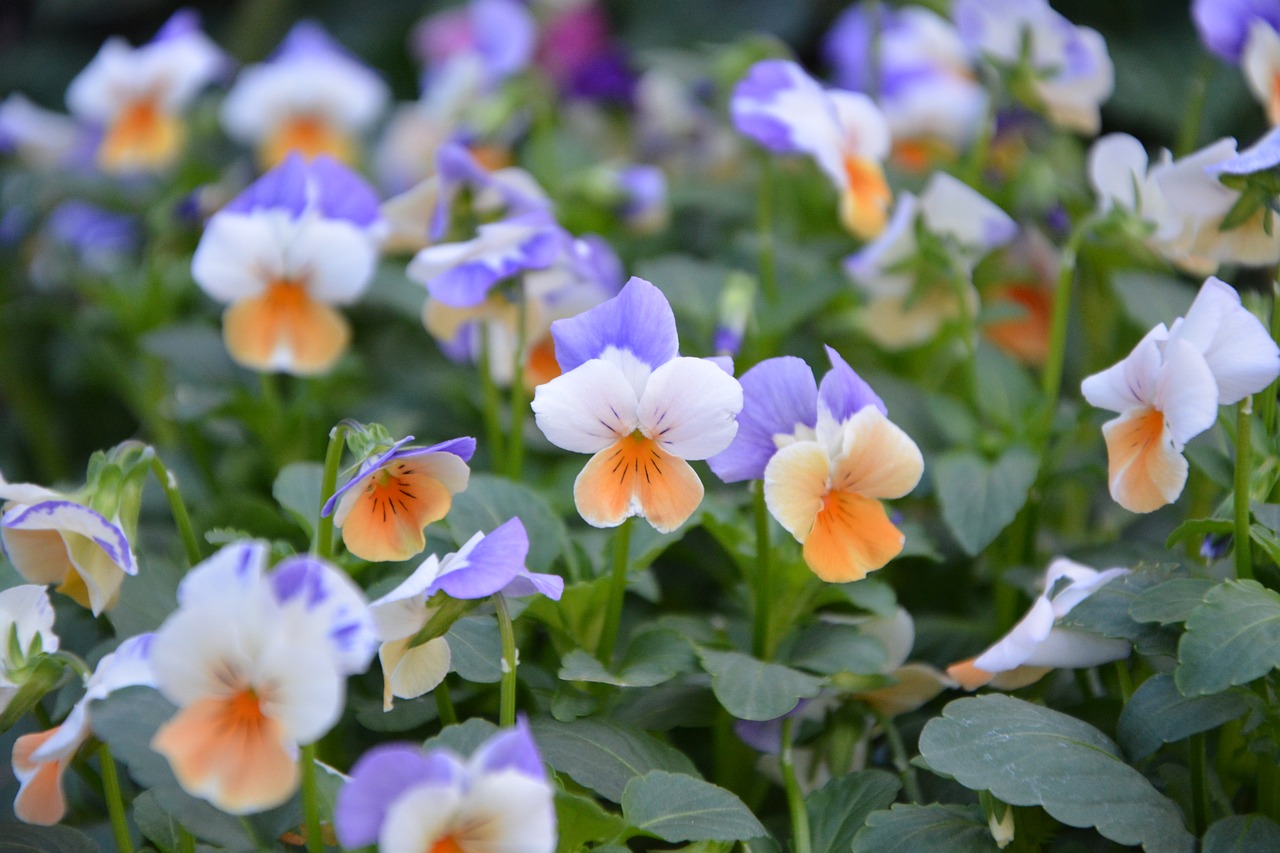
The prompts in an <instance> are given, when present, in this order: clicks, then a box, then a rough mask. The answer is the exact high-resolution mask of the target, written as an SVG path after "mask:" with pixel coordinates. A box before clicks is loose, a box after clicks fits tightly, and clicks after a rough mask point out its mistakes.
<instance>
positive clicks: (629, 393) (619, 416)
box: [532, 359, 736, 453]
mask: <svg viewBox="0 0 1280 853" xmlns="http://www.w3.org/2000/svg"><path fill="white" fill-rule="evenodd" d="M717 372H719V371H718V369H717ZM735 384H736V383H735ZM532 407H533V413H534V419H535V420H536V422H537V424H538V428H539V429H540V430H542V434H543V435H545V436H546V437H547V440H548V441H550V442H551V443H552V444H554V445H556V446H557V447H561V448H564V449H565V450H570V451H573V452H574V453H597V452H599V451H601V450H604V449H605V448H606V447H608V446H609V445H610V444H613V442H614V441H616V440H617V439H618V438H620V437H622V436H625V435H630V434H631V433H632V432H634V431H635V429H636V428H637V427H638V426H639V425H640V422H639V420H638V419H637V417H636V410H637V407H638V401H637V400H636V394H635V391H634V389H633V388H632V387H631V383H630V382H629V381H628V380H627V377H626V375H625V374H623V372H622V371H621V370H619V369H618V367H617V366H616V365H614V364H610V363H609V362H606V361H603V360H601V359H591V360H590V361H586V362H583V363H582V364H580V365H578V366H577V367H575V368H574V369H573V370H570V371H569V372H568V373H564V374H561V375H560V376H557V377H556V378H555V379H552V380H551V381H550V382H547V383H545V384H543V385H539V386H538V387H537V389H536V390H535V391H534V395H533V403H532Z"/></svg>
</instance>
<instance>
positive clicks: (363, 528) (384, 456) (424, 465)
mask: <svg viewBox="0 0 1280 853" xmlns="http://www.w3.org/2000/svg"><path fill="white" fill-rule="evenodd" d="M412 440H413V436H407V437H406V438H402V439H401V440H400V441H397V442H396V443H395V444H393V445H392V446H391V447H389V448H387V449H386V450H384V451H383V452H381V453H379V454H377V455H376V456H372V457H370V458H368V459H365V460H363V461H361V463H360V467H359V469H358V470H357V471H356V473H355V475H354V476H353V477H352V478H351V479H350V480H348V481H347V482H346V483H345V484H343V486H342V487H341V488H339V489H338V490H337V491H336V492H334V493H333V496H332V497H331V498H329V499H328V500H327V501H325V504H324V508H323V509H322V510H321V512H322V514H323V515H326V516H327V515H329V514H331V513H332V514H333V523H334V525H335V526H336V527H339V528H341V529H342V542H343V544H344V545H346V546H347V550H348V551H350V552H351V553H352V554H354V555H356V556H357V557H359V558H360V559H362V560H372V561H374V562H381V561H386V560H406V559H408V558H409V557H412V556H413V555H414V554H418V553H421V551H422V549H423V548H425V547H427V540H426V533H425V531H426V527H427V525H429V524H431V523H433V522H436V521H439V520H440V519H442V518H444V517H445V515H447V514H448V512H449V507H450V506H451V505H452V504H453V496H454V495H455V494H457V493H458V492H461V491H465V490H466V488H467V480H468V479H469V478H470V476H471V469H470V468H469V467H467V462H469V461H470V460H471V455H472V454H473V453H475V450H476V440H475V439H474V438H455V439H451V440H449V441H445V442H441V443H440V444H433V445H431V446H430V447H406V446H405V445H406V444H408V443H409V442H410V441H412Z"/></svg>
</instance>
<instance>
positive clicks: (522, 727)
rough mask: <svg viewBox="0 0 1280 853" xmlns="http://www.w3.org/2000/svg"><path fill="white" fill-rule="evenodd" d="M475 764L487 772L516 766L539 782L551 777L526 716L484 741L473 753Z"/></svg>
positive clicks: (474, 765) (512, 768)
mask: <svg viewBox="0 0 1280 853" xmlns="http://www.w3.org/2000/svg"><path fill="white" fill-rule="evenodd" d="M471 765H472V767H474V768H476V769H479V770H481V771H483V772H485V773H497V772H498V771H500V770H515V771H517V772H519V773H523V774H524V775H526V776H529V777H530V778H533V779H537V780H538V781H539V782H545V781H546V779H547V770H546V767H544V766H543V764H542V756H541V755H539V754H538V745H537V743H535V742H534V740H533V734H532V733H531V732H530V731H529V723H528V721H527V720H525V718H524V717H523V716H521V717H520V719H518V720H516V724H515V726H513V727H512V728H509V729H503V730H502V731H500V732H498V733H497V734H495V735H494V736H493V737H491V738H489V739H488V740H487V741H485V742H484V743H483V744H481V746H480V748H479V749H477V750H476V752H475V754H474V755H472V756H471Z"/></svg>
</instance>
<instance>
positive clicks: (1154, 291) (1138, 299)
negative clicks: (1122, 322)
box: [1111, 270, 1195, 329]
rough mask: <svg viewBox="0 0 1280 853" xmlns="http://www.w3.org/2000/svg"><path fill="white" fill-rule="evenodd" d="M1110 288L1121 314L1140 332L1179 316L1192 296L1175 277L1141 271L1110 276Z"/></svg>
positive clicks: (1184, 310) (1192, 293)
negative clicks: (1118, 298)
mask: <svg viewBox="0 0 1280 853" xmlns="http://www.w3.org/2000/svg"><path fill="white" fill-rule="evenodd" d="M1111 289H1112V290H1113V291H1114V292H1115V294H1116V296H1119V297H1120V305H1121V307H1122V308H1123V309H1124V313H1125V314H1127V315H1129V319H1131V320H1133V322H1134V325H1136V326H1138V328H1140V329H1150V328H1151V327H1152V326H1155V325H1157V324H1159V323H1168V322H1169V320H1170V318H1172V317H1181V316H1182V315H1184V314H1186V313H1187V309H1188V308H1190V307H1191V300H1192V299H1194V298H1195V293H1194V292H1192V290H1191V289H1190V288H1188V287H1187V286H1186V283H1185V282H1183V281H1182V280H1181V279H1179V278H1176V277H1175V276H1172V275H1168V274H1161V273H1155V272H1147V271H1144V270H1124V271H1122V272H1117V273H1115V274H1114V275H1113V276H1111Z"/></svg>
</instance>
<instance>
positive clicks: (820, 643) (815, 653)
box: [788, 622, 887, 675]
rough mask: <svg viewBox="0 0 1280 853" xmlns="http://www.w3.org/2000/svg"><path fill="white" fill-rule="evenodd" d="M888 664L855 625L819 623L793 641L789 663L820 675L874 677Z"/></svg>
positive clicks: (873, 642)
mask: <svg viewBox="0 0 1280 853" xmlns="http://www.w3.org/2000/svg"><path fill="white" fill-rule="evenodd" d="M886 662H887V658H886V655H885V649H884V646H882V645H880V643H879V641H877V640H876V639H875V638H874V637H868V636H867V635H865V634H863V633H862V632H861V631H859V630H858V627H857V626H856V625H843V624H838V623H831V622H819V623H818V624H816V625H813V626H811V627H809V628H807V629H805V631H804V632H803V633H801V634H800V636H799V637H798V638H797V639H796V644H795V646H793V647H792V649H791V655H790V657H789V660H788V663H790V664H791V666H794V667H799V668H800V669H804V670H808V671H809V672H816V673H818V674H819V675H834V674H835V673H837V672H853V673H857V674H859V675H875V674H878V673H880V672H881V671H882V670H883V669H884V665H885V663H886Z"/></svg>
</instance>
